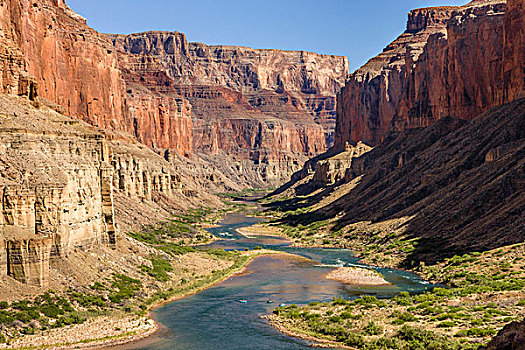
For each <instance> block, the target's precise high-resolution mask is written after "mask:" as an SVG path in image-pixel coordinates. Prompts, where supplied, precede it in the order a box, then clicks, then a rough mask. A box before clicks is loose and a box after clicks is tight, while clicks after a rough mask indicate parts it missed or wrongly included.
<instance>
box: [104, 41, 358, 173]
mask: <svg viewBox="0 0 525 350" xmlns="http://www.w3.org/2000/svg"><path fill="white" fill-rule="evenodd" d="M109 37H110V38H111V40H112V41H113V43H114V45H115V47H116V49H117V50H118V52H119V54H120V55H119V59H120V65H121V67H122V68H123V69H124V70H126V71H127V72H129V75H128V76H127V78H126V80H127V81H129V77H131V76H136V77H144V76H148V77H149V76H152V75H155V76H157V77H160V76H162V77H163V79H158V80H157V83H154V84H152V85H151V86H150V89H151V88H153V86H154V85H155V86H156V88H157V89H159V88H161V89H163V90H166V89H168V90H170V91H176V92H177V93H178V94H179V95H181V96H183V97H184V98H186V99H188V100H189V101H190V102H191V105H192V110H193V136H194V148H195V151H196V152H198V153H204V154H208V155H209V154H211V155H217V154H219V153H221V152H223V153H227V154H228V155H230V156H232V157H233V159H234V160H236V161H243V160H247V159H249V160H252V161H253V164H254V165H255V166H256V167H258V168H259V169H258V170H257V171H258V172H260V173H261V174H262V176H263V177H264V178H265V179H266V180H270V181H275V182H276V183H277V182H280V181H283V180H284V179H286V177H287V176H289V175H290V174H291V172H292V171H294V170H297V168H298V166H299V165H300V163H302V161H304V159H303V158H305V157H310V156H314V155H317V154H319V153H321V152H323V151H325V150H326V148H327V146H330V145H331V143H332V137H333V129H334V121H335V94H336V92H337V91H338V90H339V89H340V87H341V86H342V85H343V83H344V81H345V77H346V75H347V72H348V61H347V59H346V58H345V57H337V56H327V55H318V54H315V53H309V52H295V51H281V50H256V49H250V48H246V47H237V46H207V45H205V44H201V43H188V42H187V40H186V37H185V36H184V34H182V33H178V32H174V33H169V32H148V33H139V34H132V35H127V36H123V35H111V36H109ZM261 165H262V167H263V168H262V169H261V168H260V167H261Z"/></svg>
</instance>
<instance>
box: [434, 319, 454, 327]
mask: <svg viewBox="0 0 525 350" xmlns="http://www.w3.org/2000/svg"><path fill="white" fill-rule="evenodd" d="M455 325H456V322H454V321H443V322H440V323H439V324H438V325H437V326H438V327H439V328H450V327H454V326H455Z"/></svg>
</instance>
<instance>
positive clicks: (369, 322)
mask: <svg viewBox="0 0 525 350" xmlns="http://www.w3.org/2000/svg"><path fill="white" fill-rule="evenodd" d="M382 224H383V226H381V229H382V230H378V229H377V227H378V225H377V224H376V225H375V226H374V225H371V224H367V223H361V224H359V225H358V226H357V227H359V229H356V228H355V227H351V228H346V230H345V231H344V232H341V231H340V232H337V233H336V234H334V233H333V232H332V230H331V224H330V222H320V223H313V224H310V225H309V226H303V227H301V225H298V226H299V227H289V226H286V225H283V226H277V225H272V224H271V223H270V224H262V225H256V226H253V227H249V228H245V229H244V230H243V232H244V233H246V234H254V235H256V234H257V233H259V232H264V234H265V235H268V234H269V233H272V234H273V235H275V236H283V237H285V238H287V239H293V240H294V244H293V245H294V246H300V247H324V248H329V247H345V248H352V250H353V251H355V252H356V255H357V256H359V257H360V258H361V261H360V262H363V263H372V264H374V265H376V266H386V267H394V268H397V267H399V262H400V261H402V260H403V258H404V257H405V256H406V254H408V253H410V252H411V251H413V249H414V248H413V247H414V245H415V242H411V241H406V240H404V239H403V238H402V237H403V236H402V232H400V230H399V228H400V227H401V226H402V225H400V224H399V223H393V222H389V223H386V224H385V223H382ZM370 227H372V228H373V229H371V230H370ZM385 227H386V228H389V229H390V230H385ZM366 228H368V229H369V230H366ZM356 232H357V233H356ZM367 232H368V234H367ZM384 240H387V243H383V244H377V243H376V242H380V241H384ZM388 240H390V242H388ZM524 253H525V245H524V244H517V245H512V246H507V247H502V248H499V249H494V250H492V251H487V252H484V253H471V254H465V255H463V256H455V257H453V258H450V259H446V260H445V261H443V262H441V263H438V264H436V265H430V266H425V265H423V264H422V265H419V266H414V267H413V268H412V269H411V271H412V272H415V273H417V274H419V275H420V276H423V277H424V278H425V279H427V280H430V281H437V282H439V283H442V284H444V285H447V286H448V288H447V289H444V288H434V289H432V290H430V289H429V290H428V291H426V292H424V293H422V294H409V293H401V294H399V295H398V296H397V297H395V298H393V299H390V300H377V299H375V298H374V297H363V298H359V299H356V300H354V301H346V300H337V301H334V302H332V303H311V304H308V305H303V306H292V307H286V308H277V309H276V310H275V311H274V314H273V315H270V316H269V317H268V319H269V322H270V324H271V325H272V326H274V327H275V328H276V329H278V330H279V331H281V332H284V333H285V334H288V335H293V336H295V337H298V338H301V339H307V340H313V341H317V342H319V344H320V345H319V346H323V347H333V346H334V343H335V344H337V345H338V346H340V347H344V346H349V347H351V348H357V349H364V348H367V349H368V348H374V347H384V348H398V347H399V346H404V345H403V344H406V343H408V342H411V341H413V340H414V339H418V342H420V343H421V344H423V346H425V347H428V346H431V344H434V345H436V346H437V345H438V344H439V346H444V347H445V348H447V349H470V348H472V349H475V348H477V347H478V346H480V345H483V344H485V343H487V342H488V341H489V340H490V338H491V337H492V336H493V335H494V334H496V332H497V331H498V330H500V329H501V328H503V326H504V325H505V324H507V323H509V322H511V321H516V320H517V321H519V320H521V319H523V318H524V317H525V291H524V288H525V271H524V270H525V264H524V263H523V261H522V260H523V259H522V256H523V254H524Z"/></svg>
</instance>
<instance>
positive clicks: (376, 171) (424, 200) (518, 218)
mask: <svg viewBox="0 0 525 350" xmlns="http://www.w3.org/2000/svg"><path fill="white" fill-rule="evenodd" d="M363 157H366V159H365V163H366V167H365V169H367V170H365V172H364V174H363V177H362V179H361V181H360V182H359V184H358V185H357V186H356V187H355V188H353V189H352V190H351V191H350V192H349V193H347V194H346V195H344V196H342V197H341V198H339V199H338V200H336V201H335V202H333V203H331V204H329V205H328V206H326V207H323V208H321V209H319V210H316V211H314V212H313V213H312V212H310V213H306V214H298V215H291V216H288V217H287V218H285V219H284V221H286V222H287V223H290V224H298V223H301V224H303V225H307V224H309V223H312V222H314V221H318V220H324V219H328V218H333V217H335V216H336V215H340V214H341V213H344V214H343V216H342V217H341V218H340V219H339V220H338V221H337V224H336V225H335V227H334V228H333V230H334V231H337V230H339V229H340V228H342V227H343V226H346V225H348V224H351V223H356V222H360V221H372V222H382V221H385V220H389V219H395V218H403V217H412V219H410V220H409V221H408V222H407V223H406V224H405V225H406V235H407V236H408V238H415V239H417V241H416V242H417V243H416V249H415V251H414V252H413V253H412V254H411V255H410V256H409V257H408V258H407V259H406V261H404V264H405V265H413V264H418V263H419V262H420V261H423V262H425V263H427V264H429V263H435V262H437V261H439V260H441V259H443V258H447V257H450V256H453V255H455V254H463V253H467V252H472V251H483V250H488V249H494V248H497V247H500V246H504V245H509V244H515V243H520V242H523V241H524V240H525V99H520V100H516V101H514V102H511V103H508V104H506V105H503V106H500V107H497V108H494V109H493V110H491V111H489V112H486V113H484V114H482V115H480V116H479V117H478V118H476V119H475V120H473V121H472V122H470V123H469V122H466V121H463V120H458V119H454V118H450V117H447V118H443V119H441V120H439V121H438V122H437V123H435V124H434V125H432V126H430V127H427V128H421V129H413V130H410V131H407V132H404V133H402V134H400V135H398V136H394V135H392V136H389V137H387V138H386V139H385V140H384V142H383V143H382V144H381V145H380V146H378V147H376V148H375V149H374V150H372V151H370V152H369V153H367V154H365V155H364V156H363ZM355 175H361V174H355ZM333 189H334V188H333V187H330V188H326V189H325V190H324V191H321V192H320V193H319V194H317V195H316V196H314V197H312V198H309V199H304V198H295V199H292V200H289V201H282V202H277V203H274V204H273V205H277V206H279V207H281V208H283V210H294V209H300V208H305V207H308V206H310V205H312V204H314V203H316V202H318V201H319V200H320V198H322V197H324V196H326V195H328V194H329V193H330V192H331V191H333Z"/></svg>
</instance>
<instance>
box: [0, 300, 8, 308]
mask: <svg viewBox="0 0 525 350" xmlns="http://www.w3.org/2000/svg"><path fill="white" fill-rule="evenodd" d="M8 307H9V303H8V302H7V301H0V310H5V309H7V308H8Z"/></svg>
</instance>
